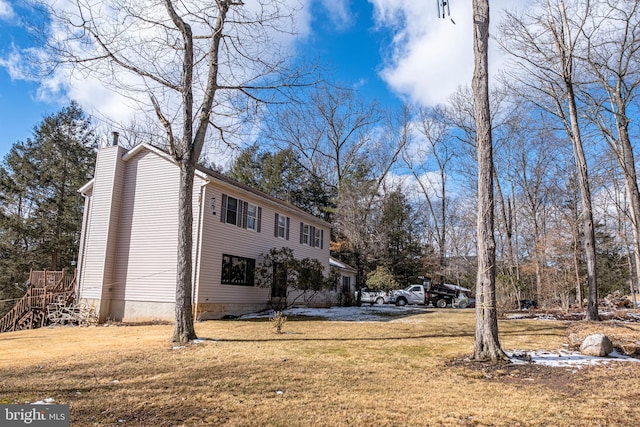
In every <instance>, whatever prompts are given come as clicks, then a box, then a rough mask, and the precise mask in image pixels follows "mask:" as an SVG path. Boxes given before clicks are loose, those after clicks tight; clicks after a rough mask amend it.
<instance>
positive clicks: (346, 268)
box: [329, 257, 356, 272]
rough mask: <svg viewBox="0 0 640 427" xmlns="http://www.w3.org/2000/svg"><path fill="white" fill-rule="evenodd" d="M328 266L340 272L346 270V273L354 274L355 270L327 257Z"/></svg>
mask: <svg viewBox="0 0 640 427" xmlns="http://www.w3.org/2000/svg"><path fill="white" fill-rule="evenodd" d="M329 266H330V267H333V268H339V269H341V270H348V271H352V272H355V271H356V269H355V268H353V267H351V266H350V265H348V264H345V263H344V262H342V261H338V260H337V259H335V258H333V257H329Z"/></svg>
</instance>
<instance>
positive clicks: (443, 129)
mask: <svg viewBox="0 0 640 427" xmlns="http://www.w3.org/2000/svg"><path fill="white" fill-rule="evenodd" d="M444 114H445V112H444V111H443V109H442V108H441V107H435V108H429V109H427V108H421V109H420V111H419V112H418V120H417V130H418V132H419V133H420V134H421V137H424V140H425V141H426V144H424V143H422V141H421V142H420V143H418V144H415V145H413V146H405V149H404V151H403V159H404V162H405V164H406V165H407V167H408V168H409V170H410V171H411V173H412V175H413V176H414V178H415V179H416V182H417V184H418V187H419V190H420V193H421V194H422V195H423V196H424V199H425V201H426V207H427V210H428V213H429V216H430V218H431V221H430V227H429V228H433V229H434V231H435V232H434V236H433V237H434V240H435V243H436V245H437V247H438V275H439V276H440V283H444V279H445V268H446V259H447V221H448V219H447V209H448V206H447V197H448V196H447V182H448V177H449V173H450V172H451V171H450V169H449V168H450V165H449V163H450V162H451V160H452V159H453V158H454V148H453V147H452V144H451V139H452V138H451V136H450V135H449V126H448V124H447V121H446V120H444V118H443V116H444ZM427 159H433V161H434V162H435V164H434V165H429V164H428V162H426V160H427ZM434 169H435V170H434Z"/></svg>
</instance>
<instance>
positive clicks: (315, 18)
mask: <svg viewBox="0 0 640 427" xmlns="http://www.w3.org/2000/svg"><path fill="white" fill-rule="evenodd" d="M24 3H25V2H24V1H21V0H0V120H1V123H2V138H0V157H4V155H5V154H6V153H7V152H8V150H9V149H10V147H11V145H12V144H14V143H15V142H16V141H18V140H25V139H26V138H28V137H29V136H31V134H32V130H33V127H34V126H35V125H37V124H38V123H39V122H40V121H41V120H42V118H43V117H44V116H45V115H47V114H50V113H55V112H57V111H59V110H60V109H61V108H62V107H63V106H65V105H68V102H69V100H70V99H75V100H77V101H78V102H79V103H80V105H81V106H82V107H83V108H84V109H85V111H87V112H88V113H95V112H98V113H101V114H103V115H105V116H107V117H111V116H112V115H117V114H118V112H119V109H118V105H117V102H115V101H114V100H113V99H111V100H109V99H108V98H110V97H109V96H108V95H106V92H105V91H104V89H102V88H97V87H96V86H95V85H92V84H91V82H88V81H73V80H72V79H70V78H67V77H66V76H60V75H57V76H55V78H51V79H41V80H34V79H33V78H30V77H27V76H26V75H25V74H24V73H23V72H22V70H23V67H24V64H23V63H21V61H22V60H23V56H22V52H23V50H24V49H28V48H33V47H39V46H37V45H34V43H33V41H32V40H31V39H30V37H29V35H28V34H27V31H26V30H25V28H24V25H23V24H24V22H25V21H30V20H31V18H30V16H29V13H30V11H29V9H27V8H25V6H24ZM302 3H303V4H304V5H305V10H304V12H305V13H303V14H301V16H300V22H299V23H298V26H299V27H300V28H303V29H305V31H303V32H302V33H304V34H302V35H301V36H300V37H299V39H298V40H296V41H295V43H294V44H295V46H296V49H297V50H298V52H305V54H307V55H311V56H315V57H317V58H318V59H320V61H321V62H322V63H323V64H325V65H326V66H327V67H330V68H331V69H333V70H334V72H335V74H334V77H335V79H336V80H338V81H339V82H340V83H341V84H343V85H347V86H351V87H354V88H357V89H359V91H360V93H361V94H362V95H363V96H364V97H365V98H370V99H371V98H375V99H377V100H378V101H380V102H381V103H382V104H383V105H391V106H393V105H398V104H400V103H401V102H402V100H407V101H410V102H413V103H416V104H422V105H428V104H434V103H437V102H444V101H446V98H447V96H448V95H449V94H450V93H451V92H452V91H453V90H455V88H456V87H457V86H459V85H464V84H468V83H469V82H470V79H471V73H472V57H471V55H472V50H471V40H472V39H471V31H472V29H471V12H470V5H469V4H470V2H469V1H467V0H454V1H452V2H451V15H452V18H454V19H455V24H454V23H453V22H451V21H450V20H449V19H444V20H443V19H438V18H437V16H436V12H437V11H436V2H434V1H433V0H428V1H417V2H416V1H412V0H369V1H365V0H302ZM501 3H502V4H506V0H495V1H493V2H492V8H494V10H495V9H496V8H499V7H500V4H501ZM494 4H495V6H494ZM492 13H494V12H492ZM493 62H494V63H499V59H498V60H494V61H493Z"/></svg>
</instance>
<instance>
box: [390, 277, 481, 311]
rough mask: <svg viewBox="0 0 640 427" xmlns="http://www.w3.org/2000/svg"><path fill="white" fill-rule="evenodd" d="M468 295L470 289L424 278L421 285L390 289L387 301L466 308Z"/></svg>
mask: <svg viewBox="0 0 640 427" xmlns="http://www.w3.org/2000/svg"><path fill="white" fill-rule="evenodd" d="M469 295H471V290H470V289H467V288H462V287H460V286H456V285H450V284H442V285H437V284H432V283H431V281H430V280H429V279H425V280H424V282H423V284H421V285H409V286H407V287H406V288H404V289H398V290H395V291H391V292H390V294H389V302H390V303H391V304H396V305H401V306H402V305H407V304H421V305H428V304H429V303H431V304H433V306H434V307H439V308H445V307H447V306H451V307H454V306H457V307H458V308H467V307H468V305H469V303H468V301H469V300H468V297H469Z"/></svg>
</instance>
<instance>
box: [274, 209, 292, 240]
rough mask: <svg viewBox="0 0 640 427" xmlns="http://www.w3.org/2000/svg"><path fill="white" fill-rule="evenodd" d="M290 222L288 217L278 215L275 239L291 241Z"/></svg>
mask: <svg viewBox="0 0 640 427" xmlns="http://www.w3.org/2000/svg"><path fill="white" fill-rule="evenodd" d="M289 222H290V219H289V217H288V216H283V215H280V214H276V221H275V226H274V232H273V235H274V237H278V238H280V239H285V240H289Z"/></svg>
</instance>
